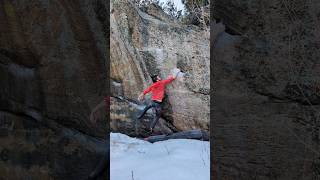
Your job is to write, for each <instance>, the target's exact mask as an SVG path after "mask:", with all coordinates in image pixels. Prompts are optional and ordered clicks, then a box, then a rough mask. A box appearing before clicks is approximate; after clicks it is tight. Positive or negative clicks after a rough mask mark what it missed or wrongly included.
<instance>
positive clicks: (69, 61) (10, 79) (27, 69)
mask: <svg viewBox="0 0 320 180" xmlns="http://www.w3.org/2000/svg"><path fill="white" fill-rule="evenodd" d="M106 11H107V2H105V1H101V0H94V1H91V0H85V1H77V0H76V1H51V0H47V1H40V0H31V1H22V0H17V1H7V0H5V1H1V2H0V86H1V88H0V121H1V122H0V144H1V145H0V156H1V158H0V169H1V170H0V171H1V172H0V174H1V177H5V178H8V179H30V178H32V179H83V178H84V177H86V176H87V175H88V174H89V172H90V171H91V170H92V169H93V168H94V166H95V164H96V163H97V162H98V160H99V157H100V156H101V154H102V153H105V152H106V145H105V143H106V142H105V140H103V139H104V138H105V134H106V130H107V123H106V113H105V109H104V108H102V107H100V108H96V107H97V105H99V103H101V102H102V101H103V97H104V96H105V93H106V86H107V84H106V66H105V61H106V49H107V46H106V44H107V41H106V32H108V29H107V28H106V27H107V18H108V17H107V15H106ZM92 110H95V113H93V112H92ZM90 117H93V119H92V118H90ZM93 120H94V121H93ZM99 154H100V155H99Z"/></svg>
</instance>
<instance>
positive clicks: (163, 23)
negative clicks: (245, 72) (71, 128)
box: [110, 0, 210, 134]
mask: <svg viewBox="0 0 320 180" xmlns="http://www.w3.org/2000/svg"><path fill="white" fill-rule="evenodd" d="M146 12H148V13H150V15H149V14H146V13H144V12H142V11H140V10H138V8H137V7H135V6H134V5H133V4H131V3H129V2H128V1H126V0H119V1H111V15H110V24H111V32H110V38H111V42H110V44H111V53H110V54H111V73H110V76H111V78H112V79H113V80H114V81H115V83H113V85H117V86H115V88H116V87H121V88H120V89H121V90H119V88H116V89H118V90H112V92H114V93H115V94H113V96H119V95H120V94H121V93H122V94H121V96H122V97H124V98H125V99H129V100H132V101H134V100H136V99H137V97H138V95H139V94H140V93H141V92H142V91H143V89H144V88H146V87H147V86H149V85H151V79H150V76H151V75H153V74H160V75H161V77H162V78H166V77H167V76H168V75H169V74H170V73H171V70H172V69H173V68H175V67H178V68H180V69H182V70H183V71H184V72H185V73H186V74H185V76H184V80H183V81H178V80H176V81H174V82H173V83H172V84H170V85H169V86H168V87H167V98H166V100H165V103H164V109H163V115H162V117H163V118H164V119H165V120H166V121H167V122H169V123H170V124H172V125H173V127H174V128H175V129H177V130H189V129H195V128H201V129H204V130H209V101H210V98H209V89H210V83H209V80H210V70H209V69H210V68H209V65H210V60H209V34H208V33H207V32H205V31H203V30H201V29H199V28H197V27H194V26H183V25H181V24H178V23H176V22H173V21H171V20H170V19H169V18H166V17H165V16H164V15H163V12H159V11H158V12H157V8H151V9H149V10H146ZM111 106H115V105H113V104H111ZM119 108H121V107H118V108H117V109H119ZM126 110H127V109H126V108H123V109H122V111H126ZM129 117H130V120H131V121H132V119H133V116H129ZM120 121H121V120H120ZM124 123H125V122H124ZM111 124H112V125H111V126H112V127H114V128H112V130H115V129H116V130H117V131H120V132H123V133H126V134H130V132H127V130H126V129H123V130H121V128H119V127H118V128H117V127H116V124H121V122H119V119H111Z"/></svg>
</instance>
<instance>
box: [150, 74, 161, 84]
mask: <svg viewBox="0 0 320 180" xmlns="http://www.w3.org/2000/svg"><path fill="white" fill-rule="evenodd" d="M151 79H152V81H153V82H154V83H155V82H157V81H161V78H160V76H159V75H153V76H151Z"/></svg>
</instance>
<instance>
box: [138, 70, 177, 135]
mask: <svg viewBox="0 0 320 180" xmlns="http://www.w3.org/2000/svg"><path fill="white" fill-rule="evenodd" d="M179 73H180V70H179V69H177V71H176V73H175V75H174V76H172V75H171V76H169V77H168V78H167V79H165V80H162V79H161V78H160V76H159V75H154V76H152V77H151V79H152V81H153V84H152V85H151V86H149V87H148V88H147V89H145V90H144V91H143V92H142V93H141V94H140V95H139V97H138V100H139V101H141V100H143V99H144V96H145V95H146V94H147V93H149V92H151V93H152V96H151V100H152V103H151V104H150V105H148V106H146V107H145V108H144V109H143V111H142V112H141V114H140V115H139V116H138V119H141V118H142V117H143V116H144V114H145V113H146V112H147V111H148V109H150V108H154V110H155V116H154V119H153V120H152V121H151V123H150V131H151V133H152V132H153V128H154V126H155V125H156V123H157V122H158V120H159V118H160V113H161V103H162V100H163V97H164V93H165V88H166V85H168V84H169V83H171V82H172V81H173V80H175V79H176V77H177V75H178V74H179Z"/></svg>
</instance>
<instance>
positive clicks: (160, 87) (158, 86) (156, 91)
mask: <svg viewBox="0 0 320 180" xmlns="http://www.w3.org/2000/svg"><path fill="white" fill-rule="evenodd" d="M174 79H175V78H174V77H172V76H171V77H169V78H168V79H165V80H161V81H157V82H155V83H153V84H152V85H151V86H149V87H148V88H147V89H145V90H144V91H143V94H144V95H146V94H147V93H149V92H150V91H151V92H152V96H151V99H152V100H155V101H160V102H162V99H163V97H164V91H165V89H166V85H167V84H169V83H170V82H172V81H173V80H174Z"/></svg>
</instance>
